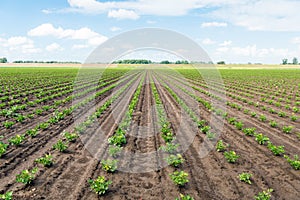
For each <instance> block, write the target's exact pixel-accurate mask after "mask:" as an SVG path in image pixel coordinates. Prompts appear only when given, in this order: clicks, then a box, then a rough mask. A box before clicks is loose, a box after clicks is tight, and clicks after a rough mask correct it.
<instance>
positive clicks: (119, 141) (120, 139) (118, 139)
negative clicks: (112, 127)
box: [108, 132, 127, 146]
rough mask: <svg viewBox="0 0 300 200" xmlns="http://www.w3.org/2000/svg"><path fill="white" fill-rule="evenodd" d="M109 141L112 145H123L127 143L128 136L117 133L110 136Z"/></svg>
mask: <svg viewBox="0 0 300 200" xmlns="http://www.w3.org/2000/svg"><path fill="white" fill-rule="evenodd" d="M108 143H109V144H111V145H116V146H122V145H123V144H126V143H127V141H126V137H125V135H124V134H123V133H118V132H117V133H115V134H114V135H113V136H111V137H110V138H108Z"/></svg>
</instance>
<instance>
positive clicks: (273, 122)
mask: <svg viewBox="0 0 300 200" xmlns="http://www.w3.org/2000/svg"><path fill="white" fill-rule="evenodd" d="M270 126H271V127H273V128H276V127H277V126H278V125H277V122H276V121H270Z"/></svg>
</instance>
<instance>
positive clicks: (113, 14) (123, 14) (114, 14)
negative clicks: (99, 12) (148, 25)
mask: <svg viewBox="0 0 300 200" xmlns="http://www.w3.org/2000/svg"><path fill="white" fill-rule="evenodd" d="M107 16H108V17H109V18H116V19H133V20H135V19H138V18H140V16H139V15H138V14H136V12H134V11H133V10H125V9H118V10H110V11H109V12H108V14H107Z"/></svg>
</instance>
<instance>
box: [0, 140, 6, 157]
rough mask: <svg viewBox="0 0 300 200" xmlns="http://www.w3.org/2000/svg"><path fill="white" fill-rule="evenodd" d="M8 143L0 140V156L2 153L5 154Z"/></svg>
mask: <svg viewBox="0 0 300 200" xmlns="http://www.w3.org/2000/svg"><path fill="white" fill-rule="evenodd" d="M7 147H8V144H5V143H3V142H0V158H1V156H2V155H3V154H5V152H6V149H7Z"/></svg>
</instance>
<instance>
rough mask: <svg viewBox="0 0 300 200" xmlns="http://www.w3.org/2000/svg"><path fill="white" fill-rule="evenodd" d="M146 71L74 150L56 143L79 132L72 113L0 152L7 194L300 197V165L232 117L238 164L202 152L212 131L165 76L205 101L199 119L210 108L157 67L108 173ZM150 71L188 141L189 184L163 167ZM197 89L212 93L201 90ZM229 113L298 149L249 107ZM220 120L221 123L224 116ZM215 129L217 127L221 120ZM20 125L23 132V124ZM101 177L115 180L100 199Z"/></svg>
mask: <svg viewBox="0 0 300 200" xmlns="http://www.w3.org/2000/svg"><path fill="white" fill-rule="evenodd" d="M142 74H143V73H140V74H139V75H138V76H139V78H138V79H137V80H136V81H134V83H133V84H132V85H131V86H130V87H129V88H128V89H127V90H126V91H125V92H124V93H122V95H121V96H120V97H119V98H118V99H117V100H116V102H115V103H114V104H113V105H112V106H111V107H110V108H109V109H108V110H106V111H105V112H104V113H103V114H102V115H101V117H100V118H98V119H97V120H96V123H95V124H94V125H93V126H91V127H89V128H88V131H87V132H86V133H85V134H84V135H82V136H81V138H80V139H81V140H77V141H76V142H75V143H71V144H70V146H69V148H68V150H67V152H65V153H59V152H57V151H54V150H53V149H52V145H53V144H54V143H55V142H57V140H58V139H59V138H60V133H61V132H62V131H64V130H70V131H71V130H73V128H74V124H73V122H74V119H73V118H72V116H69V117H67V118H66V119H65V120H64V121H63V122H59V123H58V124H56V125H55V126H51V128H49V129H48V130H46V131H43V132H42V133H41V134H40V135H39V136H38V137H37V138H34V139H31V140H30V141H28V142H26V143H24V144H22V145H21V146H20V147H9V148H11V149H10V150H9V151H8V153H6V154H5V155H4V156H3V157H2V158H0V178H1V182H0V193H2V192H5V191H13V192H14V199H47V200H48V199H50V200H52V199H55V200H58V199H64V200H69V199H70V200H76V199H78V200H80V199H89V200H93V199H110V200H111V199H113V200H118V199H124V200H127V199H132V200H142V199H143V200H148V199H149V200H156V199H167V200H174V199H175V198H176V197H178V196H179V194H180V193H182V194H190V195H191V196H192V197H194V199H196V200H199V199H204V200H219V199H222V200H240V199H253V197H254V196H255V195H256V194H257V193H258V192H261V191H262V190H266V189H268V188H273V189H274V192H273V193H272V195H273V197H272V199H280V200H283V199H288V200H297V199H298V197H299V192H300V172H299V171H295V170H293V169H292V168H291V167H290V165H289V164H288V163H287V162H286V160H285V159H284V158H283V157H276V156H273V155H272V153H271V152H270V151H269V150H268V149H267V148H266V146H262V145H258V143H257V142H256V141H255V140H254V138H251V137H246V136H245V135H244V134H243V133H242V132H241V131H239V130H237V129H236V128H235V127H234V126H232V125H230V124H227V123H225V126H224V128H223V130H222V135H221V136H220V139H222V140H223V141H224V142H226V143H228V144H230V147H229V149H230V150H234V151H236V152H237V154H238V155H240V156H241V157H240V159H239V160H238V162H237V163H235V164H229V163H228V162H227V161H226V160H225V158H224V156H223V154H222V153H219V152H216V151H215V149H214V148H213V150H212V151H210V152H209V153H208V155H207V156H205V157H204V158H202V157H201V155H200V154H199V150H200V149H201V147H202V146H203V145H209V144H208V143H207V137H206V135H204V134H202V133H201V132H200V131H199V129H198V128H197V127H196V125H195V123H194V122H193V121H192V119H191V118H190V117H189V116H188V114H187V113H186V112H185V111H184V110H183V109H182V108H181V106H180V105H179V104H178V103H177V102H176V100H175V99H174V98H173V97H172V96H171V94H170V93H169V92H168V91H167V90H166V89H165V88H164V86H163V85H162V84H161V83H162V80H161V79H163V80H164V81H165V82H166V83H167V84H168V86H169V87H170V88H171V89H172V90H173V91H174V92H175V93H176V94H177V95H178V96H179V97H180V98H181V99H182V100H184V102H185V103H186V104H187V105H188V106H189V107H191V108H193V107H195V106H198V107H199V112H197V113H196V114H197V116H198V117H199V119H205V120H207V121H209V120H210V118H211V113H210V112H209V111H208V110H207V109H205V107H204V106H202V105H199V104H198V103H197V102H196V101H195V100H194V99H193V98H191V97H190V96H189V95H187V94H185V93H184V92H183V91H182V90H180V89H179V88H178V87H177V86H176V85H181V84H180V83H179V82H178V81H176V80H175V79H173V80H172V82H171V81H170V80H169V79H168V78H166V77H165V76H163V75H161V74H159V73H155V72H153V71H151V70H149V71H146V76H145V80H144V85H143V87H142V90H141V94H140V97H139V100H138V104H137V107H136V108H135V110H134V113H133V120H132V122H131V125H130V128H129V131H128V133H127V135H126V138H127V144H126V145H125V146H124V148H123V152H122V155H121V157H120V159H119V163H118V164H119V168H118V169H119V170H118V171H117V172H115V173H113V174H111V173H106V172H105V171H103V170H102V169H101V164H100V162H99V160H102V159H107V158H109V155H108V153H107V150H108V143H107V139H108V138H109V137H110V136H111V135H113V134H114V132H115V130H116V129H117V128H118V124H119V123H120V122H121V121H122V119H123V118H124V115H125V112H126V109H127V107H128V105H129V103H130V101H131V99H132V97H133V94H134V92H135V90H136V88H137V87H138V84H139V81H140V80H141V77H142ZM150 77H152V79H153V80H154V82H155V85H156V87H157V90H158V93H159V95H160V98H161V99H162V102H163V106H164V109H165V111H166V114H167V118H168V121H169V122H170V123H171V128H172V130H173V132H174V134H176V137H177V139H178V142H180V143H181V144H182V145H181V147H180V150H181V151H182V152H183V157H184V159H185V163H184V164H183V165H182V166H180V167H179V168H178V170H184V171H185V172H188V173H189V177H188V178H189V183H188V184H187V185H186V186H184V187H177V186H175V185H174V183H173V182H172V180H171V179H170V177H169V174H170V173H172V172H174V171H175V169H174V168H172V167H169V166H164V164H165V161H164V156H165V155H164V154H163V153H161V152H160V151H159V150H158V149H159V147H160V146H161V145H163V144H165V142H164V141H163V139H162V138H161V136H160V133H159V130H160V129H159V126H158V125H157V121H158V116H157V111H156V109H155V101H154V97H153V94H152V89H151V86H150V84H149V82H150ZM127 82H128V81H125V82H124V83H123V84H122V85H125V84H126V83H127ZM181 86H182V85H181ZM120 87H121V86H120ZM120 87H118V88H116V90H117V89H119V88H120ZM195 94H197V95H198V96H200V97H202V98H204V99H209V98H208V97H207V96H205V95H204V94H202V93H200V92H195ZM111 96H112V92H108V93H106V94H104V95H102V96H101V97H99V98H98V99H97V100H96V105H95V107H100V106H101V105H102V104H103V103H104V102H105V101H106V100H108V99H109V98H110V97H111ZM91 106H93V105H91ZM91 110H92V108H89V109H88V110H84V111H82V112H84V113H85V114H84V113H78V116H79V117H78V120H79V121H83V120H84V119H85V117H86V116H88V115H89V114H91ZM227 111H228V114H229V116H231V115H232V116H239V119H240V120H242V121H244V122H245V126H249V127H252V126H255V127H257V128H258V130H259V131H261V132H263V133H264V134H266V135H267V136H269V137H270V139H271V140H272V142H273V143H275V144H276V145H285V150H286V152H289V153H291V154H294V153H297V152H298V153H299V145H298V142H297V140H296V139H295V138H294V137H293V136H289V135H282V134H280V133H279V132H280V131H279V130H277V129H271V128H270V127H269V126H268V123H263V122H260V121H258V120H257V119H254V118H251V117H250V116H248V115H245V114H243V113H242V111H241V112H237V111H236V110H231V109H230V108H227ZM265 114H266V115H267V113H265ZM45 117H46V116H45ZM216 120H217V123H219V121H220V119H219V118H218V119H216ZM218 120H219V121H218ZM36 123H37V122H36ZM32 126H33V125H32ZM212 127H213V128H214V129H217V128H218V126H217V125H214V124H212ZM26 128H28V127H26ZM23 129H24V128H23ZM18 130H22V127H21V125H20V127H19V129H18ZM189 142H190V143H189ZM185 144H187V146H185ZM87 147H88V148H87ZM45 153H51V154H52V155H53V157H54V161H55V164H54V165H53V166H51V167H50V168H44V167H42V166H39V172H38V174H37V176H36V179H35V180H34V181H33V182H32V184H31V185H29V186H24V185H23V184H20V183H16V182H15V176H16V174H18V173H20V172H21V170H23V169H28V168H33V167H35V166H38V165H37V164H35V163H34V160H35V159H36V158H39V157H41V156H42V155H44V154H45ZM137 155H138V156H137ZM242 172H249V173H252V174H253V177H252V184H251V185H247V184H245V183H243V182H240V180H239V178H237V176H238V174H240V173H242ZM100 175H101V176H105V177H106V178H107V179H110V180H112V182H113V183H112V184H111V185H110V188H109V191H108V193H107V194H105V195H104V196H101V197H99V196H97V195H96V194H95V193H94V192H92V191H91V190H90V187H89V184H88V182H87V181H88V180H89V179H95V178H97V177H98V176H100Z"/></svg>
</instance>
